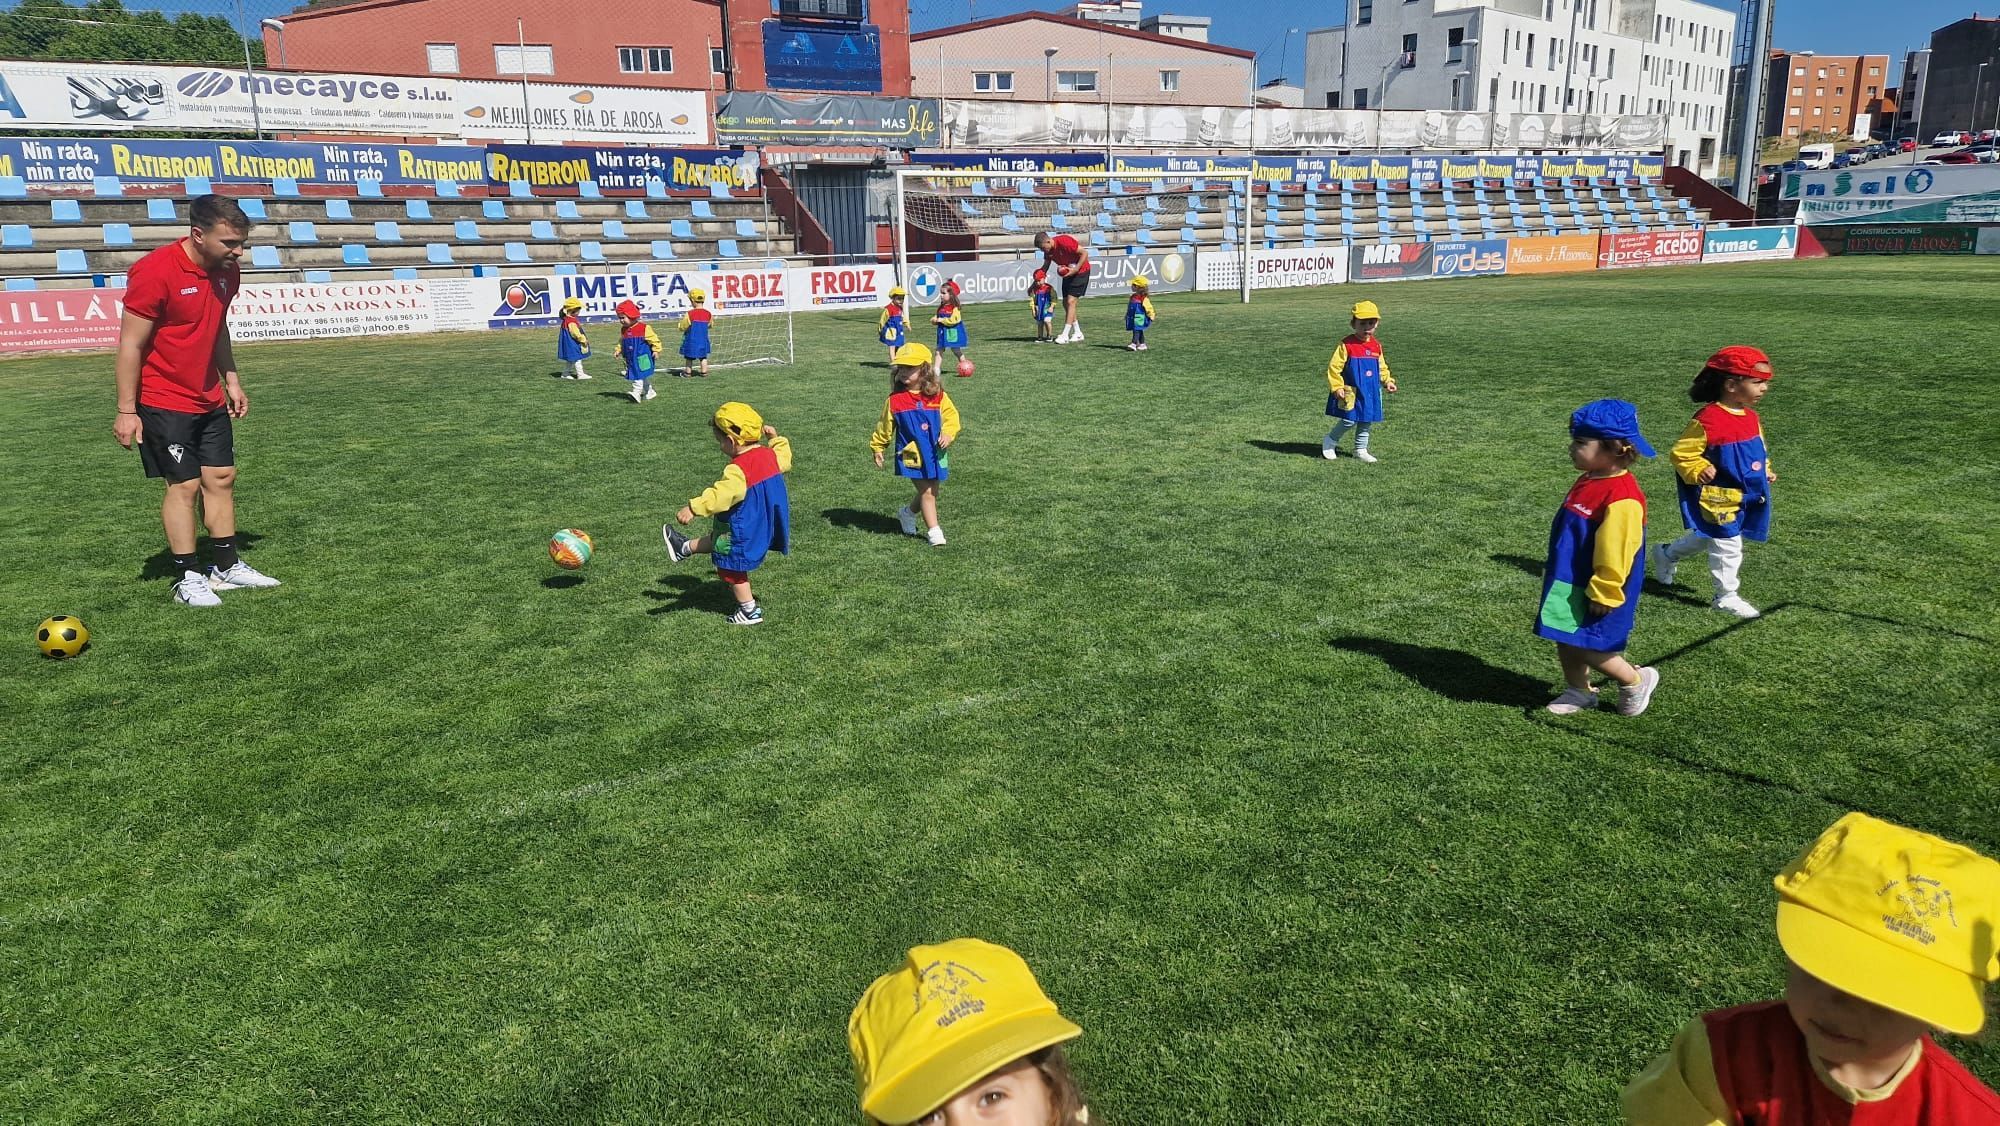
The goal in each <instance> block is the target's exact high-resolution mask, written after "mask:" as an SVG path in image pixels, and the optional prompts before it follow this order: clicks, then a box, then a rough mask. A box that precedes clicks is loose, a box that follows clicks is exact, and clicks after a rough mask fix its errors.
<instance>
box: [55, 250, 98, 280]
mask: <svg viewBox="0 0 2000 1126" xmlns="http://www.w3.org/2000/svg"><path fill="white" fill-rule="evenodd" d="M56 270H57V271H58V272H59V273H64V274H87V273H89V272H90V263H89V261H88V260H86V259H85V258H84V256H83V251H81V250H58V251H56Z"/></svg>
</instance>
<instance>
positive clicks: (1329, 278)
mask: <svg viewBox="0 0 2000 1126" xmlns="http://www.w3.org/2000/svg"><path fill="white" fill-rule="evenodd" d="M1228 257H1229V258H1230V259H1231V260H1234V259H1235V255H1229V256H1228ZM1239 272H1240V271H1239ZM1346 280H1347V248H1346V247H1344V246H1340V247H1333V248H1331V249H1325V250H1318V249H1315V250H1252V251H1251V252H1250V288H1251V289H1281V288H1291V287H1295V286H1309V285H1338V284H1340V283H1341V282H1344V281H1346Z"/></svg>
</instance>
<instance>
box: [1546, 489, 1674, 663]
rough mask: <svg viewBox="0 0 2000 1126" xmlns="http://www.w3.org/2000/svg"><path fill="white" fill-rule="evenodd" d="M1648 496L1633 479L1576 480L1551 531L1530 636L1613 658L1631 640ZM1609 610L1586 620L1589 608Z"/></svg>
mask: <svg viewBox="0 0 2000 1126" xmlns="http://www.w3.org/2000/svg"><path fill="white" fill-rule="evenodd" d="M1645 555H1646V494H1645V493H1644V492H1642V491H1640V489H1639V482H1638V480H1637V479H1636V478H1634V477H1633V476H1632V474H1630V473H1628V472H1625V471H1623V470H1620V471H1619V472H1618V474H1617V475H1616V476H1612V477H1582V478H1579V479H1578V480H1577V483H1576V484H1574V485H1572V486H1570V490H1569V495H1568V496H1567V497H1564V498H1563V505H1562V508H1561V509H1559V510H1558V511H1557V512H1556V519H1555V523H1554V525H1552V526H1551V527H1550V528H1549V558H1548V563H1547V564H1546V565H1545V566H1544V567H1543V568H1542V606H1541V612H1540V614H1539V615H1537V617H1536V619H1535V632H1536V633H1537V634H1538V635H1540V636H1542V637H1546V638H1548V639H1549V640H1550V641H1559V642H1562V643H1563V644H1564V645H1574V646H1576V647H1577V648H1579V649H1592V650H1596V651H1597V652H1600V653H1616V652H1617V651H1619V650H1620V649H1623V648H1625V642H1626V641H1627V640H1628V639H1629V638H1630V637H1631V636H1632V623H1633V622H1634V620H1635V619H1636V618H1637V616H1638V610H1639V589H1640V587H1641V586H1643V585H1644V584H1645V581H1646V568H1645V565H1644V559H1645ZM1592 602H1595V603H1597V604H1599V605H1601V606H1609V607H1611V612H1610V613H1607V614H1604V615H1602V616H1600V617H1592V616H1591V613H1590V604H1591V603H1592Z"/></svg>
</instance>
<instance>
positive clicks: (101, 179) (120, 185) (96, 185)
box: [90, 176, 125, 199]
mask: <svg viewBox="0 0 2000 1126" xmlns="http://www.w3.org/2000/svg"><path fill="white" fill-rule="evenodd" d="M90 193H91V194H92V195H94V196H96V197H97V198H99V199H115V198H117V197H118V196H122V195H124V194H125V181H123V180H120V179H119V178H118V177H116V176H98V177H96V178H95V179H93V180H91V182H90Z"/></svg>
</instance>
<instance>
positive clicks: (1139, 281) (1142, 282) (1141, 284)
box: [1132, 278, 1153, 289]
mask: <svg viewBox="0 0 2000 1126" xmlns="http://www.w3.org/2000/svg"><path fill="white" fill-rule="evenodd" d="M1132 284H1133V285H1134V286H1135V287H1137V288H1139V289H1144V288H1146V287H1147V286H1149V285H1152V284H1153V283H1152V282H1149V281H1147V280H1146V279H1145V278H1133V279H1132Z"/></svg>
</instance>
